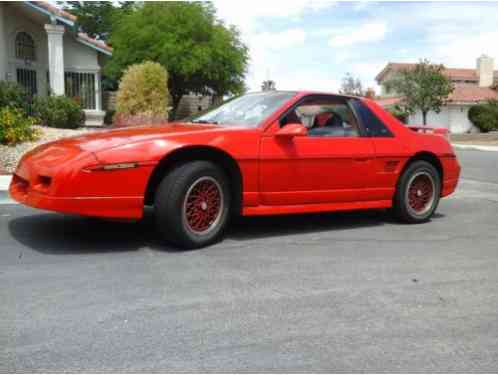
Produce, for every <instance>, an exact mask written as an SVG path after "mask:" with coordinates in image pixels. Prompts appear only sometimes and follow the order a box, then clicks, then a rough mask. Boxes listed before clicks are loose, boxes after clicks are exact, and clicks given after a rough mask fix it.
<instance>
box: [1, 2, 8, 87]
mask: <svg viewBox="0 0 498 375" xmlns="http://www.w3.org/2000/svg"><path fill="white" fill-rule="evenodd" d="M4 6H5V5H4V4H2V3H0V51H2V52H0V81H3V80H5V79H7V56H8V51H7V41H6V40H5V35H6V33H5V26H4V23H5V20H4V17H5V16H4V14H5V12H4V9H3V8H4Z"/></svg>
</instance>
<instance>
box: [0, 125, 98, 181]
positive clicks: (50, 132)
mask: <svg viewBox="0 0 498 375" xmlns="http://www.w3.org/2000/svg"><path fill="white" fill-rule="evenodd" d="M35 128H37V129H39V130H40V131H41V133H42V135H41V137H40V138H39V139H38V140H37V141H34V142H25V143H21V144H17V145H14V146H5V145H0V174H10V173H13V172H14V170H15V168H16V165H17V163H18V161H19V159H20V158H21V156H22V155H24V153H25V152H27V151H29V150H31V149H32V148H34V147H36V146H38V145H41V144H43V143H47V142H51V141H55V140H57V139H59V138H67V137H73V136H76V135H80V134H83V133H88V132H92V131H99V130H101V129H93V128H80V129H56V128H49V127H47V126H35Z"/></svg>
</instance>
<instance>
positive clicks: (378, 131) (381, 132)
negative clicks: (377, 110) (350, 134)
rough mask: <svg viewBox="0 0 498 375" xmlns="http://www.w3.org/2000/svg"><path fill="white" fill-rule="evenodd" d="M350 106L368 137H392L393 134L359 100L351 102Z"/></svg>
mask: <svg viewBox="0 0 498 375" xmlns="http://www.w3.org/2000/svg"><path fill="white" fill-rule="evenodd" d="M351 106H352V107H353V109H354V111H355V112H356V115H357V116H358V117H359V119H360V121H361V124H362V125H363V128H364V129H365V131H366V133H367V135H368V136H369V137H394V135H393V133H391V131H390V130H389V129H388V128H387V127H386V126H385V125H384V123H383V122H382V121H381V120H380V119H379V118H378V117H377V116H376V115H375V114H374V113H373V112H372V111H371V110H370V108H368V107H367V106H366V105H365V104H363V103H362V102H361V100H358V99H353V100H351Z"/></svg>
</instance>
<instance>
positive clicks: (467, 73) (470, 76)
mask: <svg viewBox="0 0 498 375" xmlns="http://www.w3.org/2000/svg"><path fill="white" fill-rule="evenodd" d="M415 65H416V64H408V63H388V64H387V65H386V66H385V67H384V69H382V71H381V72H380V73H379V74H377V76H376V77H375V80H376V81H377V82H379V81H382V80H383V79H384V77H385V76H386V74H387V73H388V72H389V71H390V70H393V71H400V70H404V69H413V68H414V67H415ZM443 74H445V75H446V76H448V77H450V78H453V79H456V78H459V79H464V80H473V81H477V80H478V79H479V76H478V75H477V71H476V69H460V68H445V69H444V71H443ZM494 75H495V77H497V78H498V70H495V71H494Z"/></svg>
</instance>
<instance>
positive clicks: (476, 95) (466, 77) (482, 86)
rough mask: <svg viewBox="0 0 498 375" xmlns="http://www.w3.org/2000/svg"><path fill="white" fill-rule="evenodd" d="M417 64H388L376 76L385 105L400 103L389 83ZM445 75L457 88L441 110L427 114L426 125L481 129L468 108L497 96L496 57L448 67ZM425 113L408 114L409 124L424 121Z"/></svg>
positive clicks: (453, 130) (462, 130) (461, 130)
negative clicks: (471, 66)
mask: <svg viewBox="0 0 498 375" xmlns="http://www.w3.org/2000/svg"><path fill="white" fill-rule="evenodd" d="M414 66H415V64H401V63H388V64H387V65H386V67H385V68H384V69H382V71H381V72H380V73H379V74H378V75H377V77H375V79H376V81H377V83H378V84H379V85H380V89H381V95H380V98H378V99H377V102H378V103H379V104H381V105H382V106H384V107H386V108H390V107H394V106H395V105H396V104H398V103H400V102H401V100H402V97H400V96H399V94H398V93H396V92H394V91H390V90H388V87H386V82H387V81H389V80H390V79H391V78H393V76H395V75H396V73H398V72H399V71H401V70H404V69H411V68H413V67H414ZM444 74H445V75H446V76H447V77H449V78H450V79H451V80H452V82H453V83H454V85H455V91H453V93H452V94H451V95H450V97H449V98H448V101H447V102H446V104H445V105H444V106H443V107H442V109H441V112H440V113H435V112H434V111H431V112H429V114H428V115H427V124H429V125H433V126H440V127H446V128H448V129H449V131H450V132H451V133H467V132H474V131H478V130H477V129H476V128H475V127H474V126H473V125H472V123H471V122H470V121H469V119H468V111H469V108H470V107H471V106H472V105H474V104H476V103H480V102H484V101H486V100H489V99H498V91H497V90H496V84H497V82H498V70H494V60H493V58H491V57H489V56H486V55H482V56H480V57H479V58H478V59H477V61H476V68H475V69H459V68H447V69H445V70H444ZM422 122H423V121H422V113H421V112H420V111H417V113H415V114H414V115H411V116H409V119H408V123H409V124H422Z"/></svg>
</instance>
